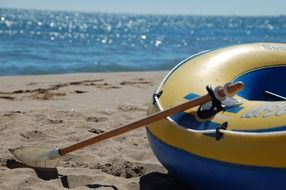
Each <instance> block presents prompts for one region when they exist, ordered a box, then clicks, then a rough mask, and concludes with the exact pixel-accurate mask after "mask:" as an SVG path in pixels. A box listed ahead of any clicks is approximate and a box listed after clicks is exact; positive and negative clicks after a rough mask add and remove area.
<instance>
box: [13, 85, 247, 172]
mask: <svg viewBox="0 0 286 190" xmlns="http://www.w3.org/2000/svg"><path fill="white" fill-rule="evenodd" d="M243 87H244V85H243V83H241V82H238V83H234V84H228V85H225V88H217V89H218V90H217V91H216V93H215V94H216V96H218V97H217V98H218V99H221V98H224V97H226V96H233V95H234V94H236V93H237V92H238V91H240V90H242V89H243ZM211 100H212V98H211V96H210V95H209V94H206V95H204V96H201V97H198V98H196V99H193V100H191V101H188V102H185V103H183V104H180V105H178V106H175V107H172V108H170V109H167V110H164V111H161V112H158V113H155V114H153V115H150V116H148V117H146V118H144V119H140V120H138V121H135V122H133V123H130V124H127V125H125V126H123V127H120V128H117V129H114V130H111V131H109V132H106V133H103V134H100V135H98V136H95V137H92V138H90V139H87V140H84V141H82V142H79V143H75V144H73V145H70V146H67V147H65V148H49V147H35V146H34V147H33V146H29V147H19V148H15V149H9V151H10V152H11V153H12V154H14V155H15V157H17V158H18V159H19V160H20V161H21V162H22V163H23V164H25V165H27V166H31V167H41V168H55V167H57V164H58V162H59V159H60V157H61V156H64V155H66V154H68V153H70V152H73V151H76V150H78V149H81V148H84V147H86V146H89V145H92V144H95V143H98V142H100V141H103V140H106V139H109V138H112V137H115V136H118V135H121V134H123V133H126V132H128V131H131V130H133V129H136V128H139V127H143V126H145V125H148V124H150V123H153V122H155V121H158V120H161V119H163V118H166V117H168V116H170V115H173V114H175V113H178V112H181V111H184V110H187V109H190V108H192V107H195V106H198V105H202V104H204V103H206V102H209V101H211Z"/></svg>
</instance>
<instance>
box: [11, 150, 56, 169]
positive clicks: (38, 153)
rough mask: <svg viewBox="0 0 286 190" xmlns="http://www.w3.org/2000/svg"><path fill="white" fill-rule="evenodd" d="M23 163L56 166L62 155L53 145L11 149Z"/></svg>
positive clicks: (39, 166) (34, 165)
mask: <svg viewBox="0 0 286 190" xmlns="http://www.w3.org/2000/svg"><path fill="white" fill-rule="evenodd" d="M9 151H10V152H11V153H12V154H13V155H14V156H15V157H16V158H18V159H19V160H20V161H21V162H22V163H23V164H25V165H27V166H30V167H36V168H56V167H57V165H58V163H59V161H60V155H59V151H58V148H51V147H32V146H30V147H18V148H15V149H9Z"/></svg>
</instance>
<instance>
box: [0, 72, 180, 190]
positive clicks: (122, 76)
mask: <svg viewBox="0 0 286 190" xmlns="http://www.w3.org/2000/svg"><path fill="white" fill-rule="evenodd" d="M165 74H166V73H165V72H137V73H136V72H130V73H95V74H67V75H47V76H24V77H22V76H21V77H1V78H0V118H1V120H0V135H1V140H0V189H8V190H12V189H25V190H26V189H34V190H40V189H67V188H70V189H100V190H103V189H106V190H107V189H111V190H116V189H120V190H121V189H131V190H132V189H134V190H135V189H141V190H147V189H186V188H185V187H183V185H181V184H179V183H178V182H177V181H176V180H175V179H174V178H173V177H172V176H170V175H167V174H166V173H167V171H166V170H165V169H164V167H163V166H162V165H161V164H160V163H159V162H158V161H157V159H156V158H155V156H154V155H153V153H152V150H151V149H150V147H149V144H148V140H147V137H146V133H145V129H144V128H140V129H137V130H134V131H131V132H129V133H127V134H125V135H122V136H118V137H115V138H112V139H109V140H106V141H104V142H101V143H99V144H96V145H92V146H89V147H87V148H85V149H82V150H78V151H76V152H74V153H71V154H69V155H66V156H65V157H63V158H62V160H61V162H60V163H59V165H58V167H57V169H54V170H39V169H33V168H29V167H26V166H24V165H22V164H21V163H19V162H18V161H17V159H15V158H14V157H13V155H11V154H10V153H9V152H8V148H15V147H19V146H21V145H37V146H51V147H53V146H59V147H64V146H67V145H70V144H73V143H76V142H79V141H81V140H84V139H86V138H89V137H92V136H94V135H96V134H100V133H102V132H104V131H109V130H111V129H114V128H117V127H119V126H121V125H124V124H127V123H129V122H132V121H135V120H137V119H140V118H143V117H145V116H146V111H147V107H148V104H149V103H150V101H151V97H152V93H153V92H154V90H155V89H156V87H157V86H158V85H159V83H160V81H161V80H162V78H163V77H164V75H165Z"/></svg>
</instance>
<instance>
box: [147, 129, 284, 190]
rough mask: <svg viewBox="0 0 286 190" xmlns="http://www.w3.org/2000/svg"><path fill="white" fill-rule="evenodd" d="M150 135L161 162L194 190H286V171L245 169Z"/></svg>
mask: <svg viewBox="0 0 286 190" xmlns="http://www.w3.org/2000/svg"><path fill="white" fill-rule="evenodd" d="M147 135H148V139H149V143H150V146H151V148H152V149H153V152H154V154H155V155H156V157H157V158H158V159H159V161H160V162H161V163H162V164H163V165H164V167H166V169H167V170H168V171H169V172H170V173H171V174H173V175H174V176H176V177H177V178H178V179H179V180H181V181H182V182H184V183H186V184H188V185H189V186H190V187H191V188H192V189H198V190H217V189H219V190H230V189H231V190H243V189H247V190H269V189H275V190H280V189H281V190H282V189H286V169H276V168H265V167H255V166H242V165H238V164H229V163H225V162H221V161H216V160H212V159H208V158H203V157H200V156H196V155H193V154H192V153H189V152H185V151H183V150H180V149H178V148H175V147H172V146H170V145H168V144H166V143H164V142H162V141H161V140H159V139H158V138H157V137H155V136H154V135H153V134H152V133H151V132H150V131H149V130H148V129H147ZM234 148H235V147H234Z"/></svg>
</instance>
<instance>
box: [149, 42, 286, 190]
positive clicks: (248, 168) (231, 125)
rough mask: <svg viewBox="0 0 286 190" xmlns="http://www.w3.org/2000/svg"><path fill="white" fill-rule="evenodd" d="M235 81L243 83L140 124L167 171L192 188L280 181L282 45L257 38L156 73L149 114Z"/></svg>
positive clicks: (285, 131) (285, 67) (285, 80)
mask: <svg viewBox="0 0 286 190" xmlns="http://www.w3.org/2000/svg"><path fill="white" fill-rule="evenodd" d="M237 81H242V82H243V83H244V84H245V89H244V90H243V91H241V92H239V93H238V94H237V95H236V96H234V97H233V98H227V99H225V100H221V103H222V105H223V109H222V110H221V111H219V112H214V110H211V108H212V106H210V105H207V104H206V105H202V106H200V107H195V108H192V109H189V110H186V111H184V112H180V113H177V114H175V115H172V116H170V117H168V118H166V119H163V120H160V121H158V122H155V123H153V124H150V125H149V126H147V134H148V139H149V142H150V146H151V148H152V150H153V152H154V154H155V155H156V157H157V158H158V160H159V161H160V162H161V163H162V164H163V165H164V166H165V167H166V168H167V169H168V171H169V172H170V173H171V174H173V175H174V176H176V177H177V178H178V179H180V180H181V181H182V182H184V183H186V184H188V185H189V186H190V187H192V188H194V189H199V190H200V189H201V190H204V189H205V190H211V189H220V190H229V189H232V190H233V189H237V190H241V189H257V190H258V189H259V190H264V189H265V190H266V189H267V190H269V189H285V188H286V98H285V97H286V44H276V43H258V44H245V45H237V46H232V47H226V48H222V49H218V50H213V51H206V52H202V53H199V54H197V55H194V56H192V57H190V58H188V59H186V60H184V61H182V62H181V63H179V64H178V65H177V66H176V67H175V68H174V69H173V70H171V71H170V72H169V73H168V74H167V76H166V77H165V78H164V79H163V81H162V82H161V84H160V85H159V87H158V89H157V90H156V92H155V95H154V97H153V99H154V100H153V104H152V106H151V108H150V110H149V114H152V113H155V112H158V111H163V110H165V109H168V108H170V107H173V106H175V105H178V104H180V103H183V102H185V101H188V100H192V99H194V98H196V97H199V96H201V95H203V94H205V93H206V89H205V87H206V86H207V85H212V86H217V85H222V84H225V83H228V82H237Z"/></svg>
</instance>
